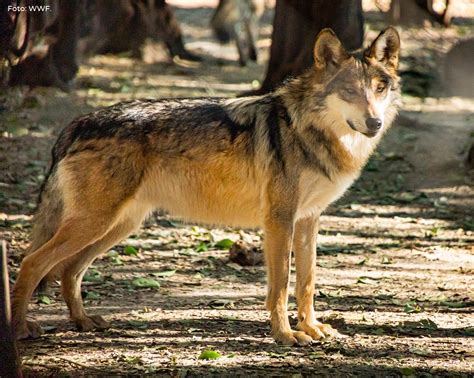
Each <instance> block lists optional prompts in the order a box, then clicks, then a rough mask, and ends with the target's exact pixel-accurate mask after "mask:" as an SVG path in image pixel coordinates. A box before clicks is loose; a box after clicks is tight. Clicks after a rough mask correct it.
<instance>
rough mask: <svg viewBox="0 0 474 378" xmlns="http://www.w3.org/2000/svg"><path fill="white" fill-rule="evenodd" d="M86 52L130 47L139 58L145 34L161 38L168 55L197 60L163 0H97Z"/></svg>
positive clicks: (117, 50)
mask: <svg viewBox="0 0 474 378" xmlns="http://www.w3.org/2000/svg"><path fill="white" fill-rule="evenodd" d="M94 13H95V17H94V22H93V25H92V29H93V30H92V34H91V36H90V37H89V38H88V41H87V42H86V46H85V48H84V52H85V53H86V54H108V53H121V52H127V51H131V52H132V56H133V57H136V58H139V57H141V55H142V52H141V48H142V46H143V44H144V43H145V40H146V38H148V37H149V38H153V39H161V40H162V41H163V42H164V43H165V45H166V47H167V49H168V52H169V54H170V56H171V57H175V56H179V57H180V58H183V59H190V60H198V57H196V56H195V55H193V54H191V53H190V52H188V51H187V50H186V48H185V47H184V43H183V36H182V32H181V28H180V26H179V24H178V21H177V20H176V17H175V16H174V13H173V10H172V9H171V7H170V6H169V5H168V4H167V3H166V1H165V0H120V1H118V0H97V1H95V11H94Z"/></svg>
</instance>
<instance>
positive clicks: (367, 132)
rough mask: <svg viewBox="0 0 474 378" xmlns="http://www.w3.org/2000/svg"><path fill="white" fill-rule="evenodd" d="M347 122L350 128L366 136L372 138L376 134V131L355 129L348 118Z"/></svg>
mask: <svg viewBox="0 0 474 378" xmlns="http://www.w3.org/2000/svg"><path fill="white" fill-rule="evenodd" d="M347 124H348V125H349V127H350V128H351V129H352V130H354V131H357V132H359V133H361V134H364V135H365V136H366V137H368V138H373V137H374V136H376V135H377V134H378V131H366V132H365V133H364V132H362V131H359V130H357V129H356V127H355V125H354V124H353V123H352V122H351V121H350V120H347Z"/></svg>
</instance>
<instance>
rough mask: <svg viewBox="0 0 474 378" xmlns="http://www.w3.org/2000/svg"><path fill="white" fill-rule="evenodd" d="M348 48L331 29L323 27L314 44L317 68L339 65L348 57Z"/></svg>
mask: <svg viewBox="0 0 474 378" xmlns="http://www.w3.org/2000/svg"><path fill="white" fill-rule="evenodd" d="M347 56H348V55H347V53H346V50H344V47H343V46H342V43H341V41H339V38H337V36H336V34H335V33H334V32H333V31H332V30H331V29H323V30H321V31H320V32H319V34H318V36H317V37H316V42H315V44H314V65H315V66H316V68H317V69H322V68H326V67H331V66H336V67H337V66H338V65H339V64H340V63H341V62H342V61H343V60H344V59H346V58H347Z"/></svg>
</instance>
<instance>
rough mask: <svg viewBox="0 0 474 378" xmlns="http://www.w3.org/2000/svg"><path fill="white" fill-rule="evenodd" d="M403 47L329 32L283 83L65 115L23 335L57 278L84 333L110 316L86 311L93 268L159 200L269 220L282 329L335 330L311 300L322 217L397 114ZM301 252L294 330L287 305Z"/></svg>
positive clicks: (200, 218) (204, 214) (20, 287)
mask: <svg viewBox="0 0 474 378" xmlns="http://www.w3.org/2000/svg"><path fill="white" fill-rule="evenodd" d="M399 50H400V38H399V35H398V33H397V31H396V30H395V29H394V28H392V27H389V28H387V29H386V30H384V31H383V32H381V33H380V34H379V36H378V37H377V38H376V39H375V40H374V41H373V43H372V44H371V45H370V47H368V48H367V49H366V50H365V51H364V52H362V53H360V54H359V55H354V54H351V53H349V52H347V51H346V50H345V49H344V48H343V46H342V44H341V42H340V41H339V39H338V38H337V36H336V35H335V34H334V32H332V31H331V30H330V29H324V30H322V31H321V32H320V33H319V35H318V36H317V39H316V42H315V45H314V66H312V67H311V68H310V69H308V71H306V72H305V73H303V74H302V75H301V76H300V77H297V78H294V79H290V80H288V81H287V82H286V83H284V84H283V85H282V86H281V87H279V88H278V89H277V90H276V91H275V92H272V93H268V94H265V95H262V96H253V97H242V98H237V99H226V98H197V99H161V100H134V101H130V102H124V103H120V104H117V105H113V106H111V107H108V108H105V109H102V110H98V111H95V112H93V113H91V114H89V115H86V116H82V117H80V118H77V119H76V120H74V121H73V122H72V123H71V124H69V125H68V126H66V128H65V129H64V130H63V131H62V132H61V133H60V135H59V137H58V139H57V141H56V143H55V145H54V147H53V151H52V157H53V160H52V165H51V168H50V171H49V174H48V176H47V179H46V180H45V183H44V186H43V189H42V192H41V193H42V194H41V197H40V203H39V208H38V211H37V214H36V221H35V225H34V228H33V231H32V236H31V237H32V244H31V247H30V251H29V253H28V254H27V255H26V256H25V258H24V259H23V261H22V263H21V267H20V270H19V273H18V277H17V280H16V283H15V285H14V289H13V299H12V310H13V324H14V327H15V329H16V335H17V337H18V338H20V339H22V338H27V337H35V336H38V335H39V334H40V333H41V327H40V326H39V325H38V324H37V323H35V322H32V321H27V320H26V313H27V306H28V301H29V299H30V297H31V295H32V293H33V291H34V289H35V287H36V286H37V285H38V283H39V282H40V280H41V279H42V278H43V277H44V276H46V275H55V276H57V277H59V278H60V279H61V291H62V295H63V297H64V299H65V301H66V304H67V306H68V308H69V312H70V317H71V319H72V320H73V321H74V322H75V323H76V325H77V327H78V329H79V330H86V331H87V330H92V329H96V328H98V329H100V328H105V327H107V325H108V323H107V322H106V321H105V320H104V319H103V318H101V317H100V316H92V315H88V314H87V313H86V311H85V310H84V307H83V303H82V299H81V290H80V287H81V280H82V276H83V275H84V273H85V271H86V270H87V268H88V267H89V265H90V264H91V263H92V262H93V261H94V259H95V258H96V257H98V256H99V255H100V254H101V253H103V252H105V251H107V250H108V249H109V248H111V247H113V246H114V245H115V244H117V243H118V242H119V241H121V240H122V239H124V238H125V237H127V236H128V235H129V234H130V233H132V232H133V231H134V230H136V229H137V228H138V227H139V226H140V224H141V223H142V221H143V220H144V218H146V216H147V215H148V214H150V213H151V212H152V211H153V210H155V209H162V210H165V211H167V212H169V213H170V214H173V215H175V216H179V217H182V218H184V219H186V220H189V221H194V222H200V223H207V224H222V225H229V226H236V227H249V228H254V227H262V228H263V230H264V235H265V236H264V254H265V260H266V266H267V276H268V293H267V300H266V306H267V309H268V310H269V312H270V323H271V330H272V335H273V337H274V338H275V340H277V341H278V342H281V343H283V344H286V345H294V344H299V345H307V344H309V343H311V341H312V340H315V339H319V338H323V337H326V336H330V335H332V334H334V332H335V330H333V329H332V328H331V326H329V325H327V324H322V323H320V322H319V321H318V320H317V319H316V315H315V311H314V308H313V295H314V289H315V288H314V287H315V267H316V239H317V234H318V227H319V218H320V215H321V213H322V212H323V211H324V209H325V208H326V207H327V206H328V205H329V204H330V203H331V202H333V201H335V200H336V199H337V198H339V197H340V196H341V195H342V194H343V193H344V192H345V191H346V190H347V188H348V187H349V186H350V185H351V184H352V183H353V182H354V180H355V179H356V178H357V177H358V176H359V174H360V172H361V169H362V167H363V166H364V164H365V163H366V161H367V159H368V158H369V156H370V155H371V153H372V152H373V151H374V149H375V147H376V146H377V144H378V143H379V141H380V139H381V138H382V135H383V134H384V133H385V132H386V131H387V129H388V128H389V127H390V125H391V124H392V121H393V120H394V118H395V116H396V113H397V108H398V106H399V104H400V80H399V76H398V75H397V67H398V60H399ZM292 252H293V253H294V257H295V264H296V288H295V289H296V293H295V294H296V299H297V305H298V323H297V325H296V329H292V328H291V326H290V323H289V320H288V313H287V301H288V290H289V278H290V262H291V259H290V256H291V253H292Z"/></svg>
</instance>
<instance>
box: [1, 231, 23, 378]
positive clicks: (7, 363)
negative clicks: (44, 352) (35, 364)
mask: <svg viewBox="0 0 474 378" xmlns="http://www.w3.org/2000/svg"><path fill="white" fill-rule="evenodd" d="M0 356H1V360H2V362H1V363H0V377H21V376H22V373H21V364H20V359H19V357H18V351H17V349H16V343H15V338H14V335H13V329H12V324H11V312H10V289H9V282H8V270H7V243H5V241H4V240H2V241H1V244H0Z"/></svg>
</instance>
